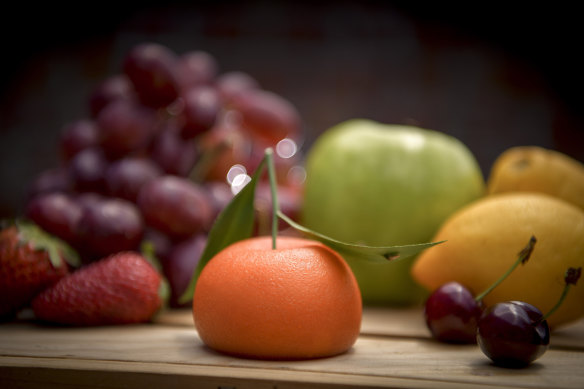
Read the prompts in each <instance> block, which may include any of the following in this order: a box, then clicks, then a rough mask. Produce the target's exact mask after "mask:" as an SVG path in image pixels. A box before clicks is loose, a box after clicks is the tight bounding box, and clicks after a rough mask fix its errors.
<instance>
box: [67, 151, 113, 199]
mask: <svg viewBox="0 0 584 389" xmlns="http://www.w3.org/2000/svg"><path fill="white" fill-rule="evenodd" d="M108 164H109V161H108V160H107V158H106V156H105V154H104V153H103V150H102V149H101V148H98V147H90V148H87V149H85V150H82V151H80V152H79V153H77V154H76V155H75V156H74V157H73V158H72V159H71V161H69V174H70V177H71V180H72V183H73V187H74V189H75V190H77V191H79V192H97V193H103V192H104V190H105V187H104V174H105V170H106V169H107V166H108Z"/></svg>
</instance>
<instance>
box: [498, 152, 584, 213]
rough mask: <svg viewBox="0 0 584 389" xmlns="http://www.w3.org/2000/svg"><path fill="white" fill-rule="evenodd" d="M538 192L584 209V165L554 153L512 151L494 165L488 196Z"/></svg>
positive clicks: (502, 156) (505, 153)
mask: <svg viewBox="0 0 584 389" xmlns="http://www.w3.org/2000/svg"><path fill="white" fill-rule="evenodd" d="M525 191H527V192H541V193H547V194H549V195H552V196H555V197H559V198H561V199H564V200H566V201H569V202H571V203H572V204H575V205H577V206H578V207H580V208H582V209H584V164H582V163H580V162H579V161H577V160H575V159H573V158H571V157H569V156H568V155H566V154H564V153H561V152H559V151H555V150H549V149H545V148H542V147H537V146H518V147H512V148H510V149H508V150H506V151H505V152H503V153H502V154H501V155H500V156H499V157H498V158H497V159H496V160H495V163H494V164H493V167H492V169H491V173H490V176H489V179H488V183H487V193H488V194H495V193H503V192H525Z"/></svg>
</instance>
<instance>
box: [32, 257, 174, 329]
mask: <svg viewBox="0 0 584 389" xmlns="http://www.w3.org/2000/svg"><path fill="white" fill-rule="evenodd" d="M164 287H165V281H164V279H163V278H162V277H161V275H160V273H159V272H158V271H157V270H156V269H155V268H154V267H153V266H152V265H151V264H150V263H149V262H148V261H147V260H146V259H145V257H144V256H142V255H141V254H139V253H137V252H133V251H124V252H120V253H116V254H112V255H110V256H108V257H105V258H103V259H101V260H98V261H96V262H93V263H91V264H89V265H87V266H85V267H82V268H81V269H79V270H77V271H76V272H74V273H72V274H70V275H69V276H67V277H65V278H62V279H61V280H59V282H57V283H56V284H55V285H53V286H52V287H50V288H48V289H46V290H44V291H43V292H42V293H40V294H39V295H38V296H37V297H36V298H35V299H34V300H33V302H32V308H33V310H34V313H35V316H36V317H37V318H38V319H40V320H44V321H47V322H51V323H59V324H66V325H77V326H81V325H84V326H97V325H114V324H129V323H141V322H147V321H149V320H150V319H151V318H152V317H153V316H154V314H155V313H156V312H157V311H158V310H159V309H160V308H161V307H162V305H163V301H164V297H163V296H161V293H159V291H161V290H163V289H164Z"/></svg>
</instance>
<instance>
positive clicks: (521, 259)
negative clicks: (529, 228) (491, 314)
mask: <svg viewBox="0 0 584 389" xmlns="http://www.w3.org/2000/svg"><path fill="white" fill-rule="evenodd" d="M536 241H537V240H536V239H535V236H532V237H531V238H530V239H529V242H527V245H526V246H525V247H524V248H523V249H522V250H521V251H520V252H519V254H518V257H517V260H516V261H515V263H513V265H512V266H511V267H510V268H509V269H508V270H507V271H506V272H505V274H503V275H502V276H501V277H500V278H499V279H498V280H497V281H495V283H493V284H492V285H491V286H490V287H489V288H487V289H486V290H485V291H484V292H483V293H481V294H479V295H478V296H476V297H475V300H476V301H481V300H482V299H483V298H484V297H485V296H486V295H487V294H489V293H491V291H492V290H493V289H495V288H496V287H497V286H498V285H499V284H500V283H501V282H503V280H504V279H505V278H507V277H508V276H509V274H511V272H512V271H513V270H515V268H516V267H517V266H519V264H524V263H525V262H527V260H528V259H529V257H530V256H531V253H532V252H533V246H535V242H536Z"/></svg>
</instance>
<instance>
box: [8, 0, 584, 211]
mask: <svg viewBox="0 0 584 389" xmlns="http://www.w3.org/2000/svg"><path fill="white" fill-rule="evenodd" d="M517 3H518V2H517ZM556 3H557V2H556ZM556 3H553V4H552V5H549V4H548V5H547V7H539V8H533V7H534V6H527V4H530V3H527V2H525V4H526V5H525V6H522V5H511V6H510V5H508V4H507V3H501V4H497V3H496V2H484V3H482V2H465V3H461V2H455V3H452V4H449V3H444V2H419V3H418V2H405V1H404V2H400V1H361V2H356V1H343V0H339V1H334V2H332V1H322V2H304V1H297V2H270V1H245V2H241V1H240V2H237V1H191V2H172V1H169V2H147V1H146V2H140V3H137V2H118V3H107V2H99V3H98V2H94V3H91V4H87V3H86V2H83V3H81V2H78V3H72V4H70V5H67V6H64V5H59V4H51V5H43V4H39V5H30V4H11V5H8V6H7V7H4V11H3V23H1V26H2V27H1V29H2V30H1V31H0V33H1V36H2V42H3V46H2V53H3V55H2V60H1V61H0V63H1V65H2V68H3V70H2V77H1V82H2V83H1V85H0V93H1V94H0V182H1V186H0V188H1V189H0V217H7V216H15V215H17V214H18V213H19V212H20V210H21V207H22V201H23V194H24V191H25V189H26V186H27V184H28V183H29V182H30V180H31V179H32V178H33V177H34V176H35V175H36V174H37V173H38V172H40V171H41V170H43V169H45V168H47V167H50V166H54V165H56V164H57V163H58V155H57V138H58V135H59V132H60V130H61V128H62V126H63V125H64V124H66V123H68V122H70V121H73V120H76V119H78V118H81V117H84V116H87V115H88V111H87V108H88V107H87V103H88V102H87V98H88V95H89V94H90V93H91V91H92V89H93V87H95V85H97V83H99V82H100V81H102V80H103V79H104V78H105V77H107V76H108V75H111V74H114V73H117V72H119V71H120V64H121V60H122V58H123V55H124V54H125V53H126V52H127V51H128V50H129V49H130V48H131V47H132V46H133V45H134V44H137V43H140V42H143V41H156V42H159V43H162V44H165V45H167V46H169V47H170V48H172V49H173V50H175V51H177V52H178V53H181V52H185V51H187V50H194V49H199V50H206V51H208V52H209V53H211V54H213V55H214V56H215V57H216V58H217V60H218V62H219V64H220V65H221V70H222V71H227V70H243V71H246V72H248V73H250V74H251V75H253V76H254V77H255V78H256V79H258V80H259V82H260V83H261V85H262V86H263V87H264V88H265V89H268V90H271V91H273V92H276V93H278V94H280V95H282V96H284V97H286V98H287V99H289V100H290V101H291V102H292V103H294V104H295V105H296V107H297V108H298V110H299V111H300V113H301V115H302V118H303V120H304V125H305V131H306V143H305V146H304V147H305V149H307V148H308V147H310V144H311V143H312V142H313V141H314V139H315V138H316V137H317V136H318V135H319V134H320V133H322V132H323V131H324V130H326V129H327V128H328V127H330V126H332V125H334V124H337V123H339V122H341V121H343V120H346V119H349V118H354V117H367V118H370V119H374V120H378V121H381V122H387V123H407V124H415V125H419V126H421V127H425V128H431V129H435V130H439V131H443V132H445V133H448V134H451V135H454V136H456V137H458V138H459V139H460V140H462V141H463V142H464V143H465V144H466V145H467V146H468V147H469V148H470V149H471V151H472V152H473V153H474V154H475V155H476V157H477V159H478V161H479V163H480V165H481V168H482V169H483V172H484V174H485V176H487V175H488V172H489V168H490V165H491V164H492V162H493V161H494V160H495V158H496V157H497V156H498V155H499V154H500V153H501V152H502V151H504V150H505V149H506V148H508V147H511V146H516V145H527V144H533V145H540V146H543V147H548V148H554V149H557V150H560V151H562V152H565V153H566V154H568V155H571V156H573V157H574V158H576V159H578V160H580V161H584V125H583V111H582V108H583V107H582V97H581V87H582V76H581V73H582V68H583V66H582V65H583V61H582V59H581V56H580V51H581V48H582V44H581V38H582V34H581V33H579V32H578V23H579V22H578V21H577V20H576V18H577V17H578V13H577V12H576V11H575V9H574V7H575V6H562V5H561V4H556ZM434 4H439V5H434Z"/></svg>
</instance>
